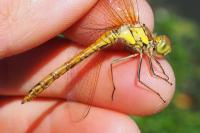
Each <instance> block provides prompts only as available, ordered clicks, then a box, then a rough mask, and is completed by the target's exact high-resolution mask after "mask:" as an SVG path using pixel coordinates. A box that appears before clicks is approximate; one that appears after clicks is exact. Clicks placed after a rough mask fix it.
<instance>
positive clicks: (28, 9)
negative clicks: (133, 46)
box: [0, 0, 175, 133]
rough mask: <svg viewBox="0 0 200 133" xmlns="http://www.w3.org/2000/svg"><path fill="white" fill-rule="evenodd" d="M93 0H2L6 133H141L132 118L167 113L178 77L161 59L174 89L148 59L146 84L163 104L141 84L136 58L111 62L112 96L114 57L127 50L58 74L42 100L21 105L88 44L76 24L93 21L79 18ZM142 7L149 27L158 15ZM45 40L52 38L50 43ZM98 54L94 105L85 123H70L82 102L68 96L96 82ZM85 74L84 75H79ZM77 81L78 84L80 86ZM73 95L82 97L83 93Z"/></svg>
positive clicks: (0, 122) (1, 123)
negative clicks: (60, 35)
mask: <svg viewBox="0 0 200 133" xmlns="http://www.w3.org/2000/svg"><path fill="white" fill-rule="evenodd" d="M95 3H96V0H87V1H83V0H75V1H73V2H72V1H70V0H69V1H67V0H51V1H35V0H32V1H26V0H9V1H8V0H0V22H1V23H0V43H1V44H0V58H1V60H0V75H1V76H0V95H1V96H2V98H1V100H0V107H1V108H0V131H1V132H32V131H35V132H105V133H106V132H119V133H120V132H122V133H124V132H126V133H129V132H130V133H133V132H134V133H136V132H139V128H138V127H137V125H136V123H134V121H133V120H131V119H130V118H129V117H128V115H138V116H145V115H152V114H155V113H157V112H159V111H161V110H163V109H164V108H165V107H166V106H167V105H168V104H169V103H170V100H171V99H172V96H173V94H174V88H175V78H174V74H173V71H172V69H171V67H170V65H169V64H168V63H167V61H166V60H164V59H160V60H159V61H160V62H161V64H162V66H163V67H164V69H165V71H166V73H167V75H168V76H169V78H170V81H171V82H172V83H173V85H172V86H171V85H169V84H167V83H166V82H164V81H162V80H160V79H157V78H154V77H152V76H151V74H149V70H148V68H147V67H148V65H147V63H144V64H143V66H142V72H141V75H142V79H143V81H144V82H145V83H150V84H151V86H152V88H155V90H156V91H157V92H159V93H160V94H161V96H162V97H163V98H164V99H165V100H166V101H167V102H166V103H163V102H162V100H161V99H160V98H159V97H158V96H157V95H156V94H154V93H152V92H151V91H149V90H148V89H144V87H142V86H141V85H139V83H137V82H136V81H137V65H138V58H135V59H130V60H128V61H126V62H123V63H121V64H120V65H117V66H116V67H114V75H113V76H114V82H115V85H116V86H117V87H116V91H115V95H114V100H113V101H112V99H111V93H112V90H113V86H112V82H111V80H110V76H111V75H110V74H109V72H110V62H111V61H112V60H113V59H116V58H120V57H124V56H126V55H127V53H126V52H123V51H112V52H111V51H104V52H102V53H100V54H99V55H95V56H93V57H92V58H89V59H88V60H87V61H86V62H85V63H84V64H82V65H78V66H77V67H75V68H73V69H74V70H72V73H71V74H70V73H69V74H68V73H67V74H66V75H64V76H62V77H61V78H59V79H58V80H57V81H56V82H55V83H54V84H52V85H51V86H50V87H49V88H48V89H47V90H46V91H45V92H44V93H42V94H41V95H40V96H39V98H36V99H35V100H33V101H32V102H29V103H26V104H24V105H21V104H20V103H21V100H22V98H23V96H24V95H25V94H26V93H27V92H28V90H30V88H31V87H32V86H33V85H34V84H35V83H37V82H38V81H39V80H41V79H42V78H43V77H44V76H45V75H47V74H48V73H50V72H51V71H52V70H54V69H55V68H56V67H58V66H59V65H61V64H62V63H63V62H65V61H67V60H68V59H70V58H71V57H72V56H73V55H75V54H76V53H77V51H80V50H82V49H84V48H85V47H87V45H88V43H89V42H88V41H87V40H89V39H90V38H89V37H90V36H81V35H80V34H79V32H81V28H79V27H78V26H79V24H80V25H81V24H82V23H89V20H87V19H85V20H84V19H83V20H81V21H79V19H80V18H81V17H83V16H85V14H86V13H87V12H88V11H89V9H90V8H91V7H92V6H94V4H95ZM49 7H51V9H50V10H49ZM139 7H140V17H141V19H140V20H141V22H142V23H145V24H146V25H147V26H148V27H149V28H150V29H151V30H152V29H153V14H152V11H151V9H150V7H149V6H148V4H147V3H146V2H145V1H143V0H140V1H139ZM92 11H93V10H92ZM92 11H90V12H92ZM16 12H17V13H16ZM94 13H95V12H94ZM96 19H99V18H96ZM99 21H101V20H99ZM75 22H77V23H78V24H76V26H77V27H75V28H73V27H72V28H70V29H68V28H69V27H70V26H72V24H74V23H75ZM67 29H68V30H67ZM63 31H66V32H65V35H67V36H69V35H70V39H72V40H73V41H69V40H66V39H61V38H54V37H55V36H56V35H57V34H58V33H61V32H63ZM53 38H54V39H53ZM94 39H95V38H94ZM47 40H49V41H48V42H46V41H47ZM77 40H80V41H78V43H80V44H81V43H82V42H84V43H83V44H84V45H82V46H80V44H77ZM74 41H76V42H74ZM44 42H46V43H44ZM39 45H41V46H39ZM35 47H37V48H35ZM33 48H34V49H33ZM95 57H96V58H95ZM99 57H101V62H102V65H101V69H100V75H99V79H98V84H97V86H96V92H95V97H94V101H93V106H92V108H91V109H90V112H89V114H88V115H87V117H86V118H85V119H84V120H82V121H80V122H72V120H71V116H70V113H69V112H70V111H69V110H71V109H70V108H72V109H73V111H79V109H80V108H81V107H82V106H83V105H82V104H80V103H74V102H68V101H66V98H67V94H66V93H67V92H68V88H73V87H81V89H82V90H86V89H88V83H85V81H84V79H87V81H88V82H89V83H93V82H92V81H93V80H94V78H93V77H92V76H91V75H89V74H87V73H88V72H91V73H94V72H96V70H97V69H95V67H98V65H96V64H95V62H97V64H98V60H97V59H99ZM83 66H84V68H83ZM91 66H94V69H92V70H90V71H88V68H91ZM72 74H73V78H72V77H71V76H72ZM82 76H84V78H81V77H82ZM72 83H76V86H74V84H72ZM83 93H84V91H83ZM85 93H86V92H85ZM76 98H77V99H76V100H81V97H76ZM82 98H84V96H83V97H82ZM69 104H70V106H69ZM73 115H78V113H77V114H75V113H74V114H73ZM75 117H76V116H75Z"/></svg>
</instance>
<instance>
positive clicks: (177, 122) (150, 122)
mask: <svg viewBox="0 0 200 133" xmlns="http://www.w3.org/2000/svg"><path fill="white" fill-rule="evenodd" d="M178 1H180V0H175V1H174V2H175V3H176V2H178ZM165 2H166V0H160V1H159V2H158V3H157V4H156V10H155V22H156V23H155V28H156V29H155V32H157V33H159V34H167V35H169V36H170V38H171V40H172V43H173V52H172V53H171V54H170V55H169V56H168V57H167V58H168V60H169V62H170V64H171V65H172V67H173V70H174V72H175V75H176V93H175V97H174V99H173V101H172V103H171V104H170V105H169V107H167V109H166V110H164V111H163V112H161V113H159V114H157V115H154V116H149V117H144V118H141V117H134V119H135V120H136V121H137V123H138V124H139V126H140V129H141V130H142V132H143V133H169V132H172V133H188V132H190V133H199V132H200V89H199V87H198V86H200V82H199V81H200V60H199V55H200V29H199V26H198V23H199V21H198V18H197V19H192V18H190V17H187V15H188V13H187V14H186V15H183V14H181V13H180V14H179V12H177V10H178V7H180V5H181V4H182V3H181V2H180V3H181V4H180V3H179V6H177V9H176V10H170V9H171V8H169V9H168V7H169V5H167V8H166V7H165V6H163V5H164V3H165ZM169 2H170V0H169ZM152 3H153V5H154V3H156V2H155V0H152ZM187 3H188V1H187ZM183 4H184V0H183ZM159 5H160V6H159ZM174 6H175V5H173V7H174ZM180 10H182V8H180ZM193 10H194V9H193ZM192 12H193V11H192V10H191V12H190V13H192ZM191 16H195V15H191ZM196 20H197V21H196Z"/></svg>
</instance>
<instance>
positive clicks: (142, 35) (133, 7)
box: [22, 0, 172, 104]
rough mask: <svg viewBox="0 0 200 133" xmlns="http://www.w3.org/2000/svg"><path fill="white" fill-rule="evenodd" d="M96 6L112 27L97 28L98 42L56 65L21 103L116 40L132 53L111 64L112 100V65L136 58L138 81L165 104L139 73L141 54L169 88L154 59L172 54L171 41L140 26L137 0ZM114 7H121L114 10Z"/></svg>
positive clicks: (108, 0) (109, 1)
mask: <svg viewBox="0 0 200 133" xmlns="http://www.w3.org/2000/svg"><path fill="white" fill-rule="evenodd" d="M97 4H99V5H100V6H101V8H103V9H105V12H106V15H109V16H110V23H112V25H113V26H109V27H106V28H105V27H103V28H102V29H97V30H101V31H105V32H104V33H103V34H101V36H100V37H99V39H97V40H96V41H95V42H94V43H93V44H91V45H90V46H88V47H87V48H85V49H84V50H82V51H81V52H80V53H78V54H77V55H75V56H73V57H72V58H71V59H70V60H68V61H66V62H65V63H64V64H63V65H61V66H59V67H58V68H57V69H55V70H54V71H53V72H51V73H50V74H48V75H47V76H46V77H44V78H43V79H42V80H41V81H39V82H38V83H37V84H36V85H34V86H33V88H32V89H31V90H30V91H29V92H28V94H27V95H26V96H25V97H24V99H23V100H22V104H24V103H26V102H29V101H31V100H32V99H33V98H35V97H37V96H38V95H39V94H40V93H42V92H43V91H44V90H45V89H47V88H48V87H49V86H50V85H51V84H52V83H53V82H54V81H55V80H56V79H58V78H59V77H61V76H62V75H63V74H65V73H66V72H68V71H69V70H71V69H72V68H74V67H75V66H76V65H78V64H79V63H80V62H82V61H84V60H85V59H86V58H87V57H89V56H91V55H93V54H94V53H96V52H98V51H101V50H102V49H105V48H108V47H111V46H113V45H115V44H117V42H119V41H120V42H122V43H123V44H124V46H125V47H126V48H128V50H129V51H131V53H132V54H130V55H129V56H127V57H124V58H120V59H116V60H114V61H112V63H111V65H110V66H111V73H112V83H113V92H112V99H113V96H114V92H115V84H114V80H113V64H115V63H117V62H121V61H124V60H127V59H130V58H134V57H136V56H139V58H140V60H139V64H138V70H137V77H138V81H139V82H140V83H141V84H142V85H143V86H144V87H146V88H148V89H149V90H150V91H152V92H153V93H155V94H156V95H157V96H158V97H159V98H160V99H161V100H162V101H163V102H164V103H165V102H166V101H165V99H164V98H163V97H162V96H161V95H160V94H159V93H158V92H157V91H155V90H154V89H153V88H151V87H150V86H148V85H147V84H146V83H145V82H144V81H142V79H141V76H140V72H141V65H142V61H143V55H147V57H148V60H149V66H150V70H151V72H152V74H153V75H154V76H155V77H157V78H160V79H162V80H164V81H166V82H167V83H168V84H170V85H172V83H171V82H170V81H169V77H168V75H167V74H166V73H165V70H164V69H163V67H162V65H161V64H160V63H159V61H158V60H157V58H163V57H165V56H166V55H167V54H168V53H170V52H171V41H170V39H169V38H168V37H167V36H166V35H158V36H156V35H153V33H151V32H150V30H149V29H148V28H147V26H146V25H145V24H142V23H140V20H139V9H138V2H137V0H100V1H99V2H98V3H97ZM114 5H120V6H118V7H117V8H116V7H115V6H114ZM88 29H89V27H88ZM94 30H95V29H94ZM153 61H154V62H155V63H156V64H157V65H158V66H159V68H160V69H161V70H162V74H163V75H164V77H163V76H160V75H158V74H156V73H155V70H154V67H153V64H152V62H153ZM96 76H98V74H96ZM93 89H94V88H93ZM93 91H94V90H93ZM90 101H92V100H90Z"/></svg>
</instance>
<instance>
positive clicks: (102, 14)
mask: <svg viewBox="0 0 200 133" xmlns="http://www.w3.org/2000/svg"><path fill="white" fill-rule="evenodd" d="M133 1H134V4H138V7H139V12H138V13H139V17H140V22H141V23H144V24H146V25H147V27H148V28H150V30H151V31H152V30H153V25H154V19H153V12H152V9H151V8H150V6H149V4H148V3H147V2H146V1H145V0H137V1H138V3H136V1H135V0H133ZM115 3H116V2H115ZM121 3H122V2H121ZM118 4H119V2H118ZM116 6H117V7H116V8H119V7H121V6H122V5H116ZM105 10H111V9H110V8H109V9H106V8H105V6H101V5H100V4H99V3H97V4H96V5H95V7H94V8H93V9H92V10H91V11H90V12H89V13H88V14H87V15H85V16H84V18H82V19H81V20H80V21H78V22H77V23H76V24H75V25H73V26H72V27H70V28H69V29H67V31H66V32H65V35H66V36H67V38H70V39H71V40H73V41H75V42H77V43H79V44H87V45H90V44H91V43H93V42H94V41H95V40H96V39H98V38H99V36H100V35H101V32H102V30H98V29H99V28H104V27H110V26H113V22H110V21H111V20H110V19H112V18H110V15H109V14H108V13H107V12H106V11H105ZM113 18H114V16H113ZM113 21H115V20H113ZM100 25H101V26H102V27H100ZM121 25H123V24H121ZM87 28H88V29H87ZM90 28H93V29H90ZM95 28H96V29H95ZM103 32H105V30H103Z"/></svg>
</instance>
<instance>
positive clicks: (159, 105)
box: [114, 59, 175, 115]
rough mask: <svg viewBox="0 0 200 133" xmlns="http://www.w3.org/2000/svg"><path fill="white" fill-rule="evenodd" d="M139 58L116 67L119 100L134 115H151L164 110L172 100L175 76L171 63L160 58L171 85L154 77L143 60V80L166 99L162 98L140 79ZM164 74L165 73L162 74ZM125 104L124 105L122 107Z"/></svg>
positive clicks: (115, 74) (115, 75)
mask: <svg viewBox="0 0 200 133" xmlns="http://www.w3.org/2000/svg"><path fill="white" fill-rule="evenodd" d="M138 61H139V59H134V60H131V61H130V62H126V63H122V64H119V65H117V66H116V67H115V69H114V77H115V84H116V86H117V87H116V88H118V92H117V93H118V96H117V97H118V100H119V99H125V100H124V101H122V100H121V103H120V106H121V108H127V113H130V114H133V115H151V114H155V113H157V112H160V111H161V110H163V109H164V108H165V107H166V106H167V105H168V104H169V103H170V101H171V99H172V97H173V95H174V91H175V77H174V73H173V70H172V68H171V66H170V65H169V63H168V62H167V61H165V60H159V62H160V63H161V65H162V66H163V68H164V70H165V72H166V74H167V75H168V76H169V81H170V82H172V83H173V84H172V85H170V84H169V83H167V82H166V81H164V80H162V79H159V78H156V77H153V76H152V75H151V74H150V70H149V65H148V62H146V61H145V60H144V61H143V64H142V67H141V74H140V75H141V81H143V82H144V83H145V84H146V85H148V86H149V87H150V88H151V89H152V90H153V91H155V92H157V93H159V94H160V96H161V97H162V98H163V99H164V100H165V101H166V103H165V102H164V101H163V99H161V98H160V97H159V96H158V95H157V94H156V93H155V92H153V91H152V90H150V89H148V88H147V87H145V86H144V85H142V84H141V83H140V82H139V81H138V73H137V72H138V71H137V70H138V63H139V62H138ZM158 73H159V74H161V75H162V73H160V71H159V70H158ZM162 76H163V75H162ZM123 105H125V106H124V107H122V106H123Z"/></svg>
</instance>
